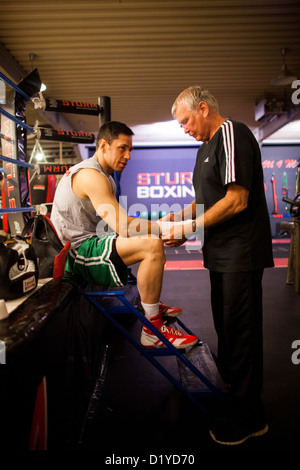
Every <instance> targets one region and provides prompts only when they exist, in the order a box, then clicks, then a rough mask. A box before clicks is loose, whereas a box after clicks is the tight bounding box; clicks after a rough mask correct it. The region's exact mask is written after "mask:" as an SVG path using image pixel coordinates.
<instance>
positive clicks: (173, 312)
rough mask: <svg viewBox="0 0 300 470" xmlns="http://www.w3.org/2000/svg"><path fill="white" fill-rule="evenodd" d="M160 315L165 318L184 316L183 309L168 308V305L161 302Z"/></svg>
mask: <svg viewBox="0 0 300 470" xmlns="http://www.w3.org/2000/svg"><path fill="white" fill-rule="evenodd" d="M159 313H160V314H161V315H162V316H163V317H171V318H174V317H177V316H178V315H181V314H182V310H181V308H177V307H168V305H165V304H163V303H162V302H159Z"/></svg>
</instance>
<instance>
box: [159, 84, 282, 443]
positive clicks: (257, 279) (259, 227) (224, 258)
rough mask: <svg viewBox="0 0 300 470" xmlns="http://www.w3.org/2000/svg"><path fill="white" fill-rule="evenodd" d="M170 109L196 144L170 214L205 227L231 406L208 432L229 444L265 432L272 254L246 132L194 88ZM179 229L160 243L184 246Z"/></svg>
mask: <svg viewBox="0 0 300 470" xmlns="http://www.w3.org/2000/svg"><path fill="white" fill-rule="evenodd" d="M172 114H173V116H174V117H175V118H176V119H177V121H178V122H179V124H180V125H181V126H182V127H183V129H184V132H185V133H187V134H189V135H191V136H192V137H194V139H196V140H197V141H199V142H203V144H202V145H201V146H200V148H199V150H198V154H197V160H196V165H195V168H194V174H193V184H194V188H195V195H196V198H195V201H194V202H193V203H192V204H191V205H190V206H189V207H188V208H186V209H185V210H184V211H182V212H181V213H178V214H175V215H174V216H173V215H170V216H169V217H170V220H171V217H172V220H183V218H184V219H194V230H195V229H196V228H197V229H200V228H201V229H202V230H203V226H204V240H203V242H204V245H203V257H204V266H205V267H206V268H207V269H209V273H210V281H211V306H212V312H213V318H214V325H215V328H216V332H217V335H218V361H219V368H220V372H221V374H222V377H223V380H224V383H225V384H226V385H227V386H228V390H229V393H230V396H231V397H232V403H233V412H232V414H231V415H230V416H229V417H228V420H227V421H226V422H225V424H224V423H223V424H222V425H219V426H218V427H216V428H215V429H211V430H210V435H211V437H212V438H213V439H214V440H215V441H217V442H219V443H221V444H228V445H235V444H240V443H242V442H244V441H245V440H247V439H248V438H250V437H255V436H261V435H263V434H265V433H266V432H267V430H268V426H267V424H266V420H265V415H264V407H263V404H262V400H261V391H262V383H263V340H262V276H263V270H264V268H266V267H272V266H273V255H272V240H271V230H270V222H269V215H268V210H267V205H266V200H265V193H264V185H263V171H262V166H261V154H260V149H259V146H258V143H257V141H256V139H255V138H254V136H253V134H252V132H251V131H250V129H249V128H248V127H247V126H246V125H244V124H243V123H240V122H236V121H232V120H231V119H224V118H223V117H222V116H221V115H220V114H219V110H218V103H217V100H216V99H215V97H214V96H213V95H211V94H210V93H209V92H208V91H207V90H205V89H203V88H202V87H200V86H193V87H189V88H187V89H185V90H184V91H182V92H181V93H180V95H179V96H178V97H177V99H176V101H175V102H174V105H173V107H172ZM197 204H203V205H204V214H202V215H197V211H196V205H197ZM182 229H183V228H182V227H181V226H180V224H176V225H174V226H173V227H172V228H170V231H169V233H168V234H167V235H166V236H165V237H164V241H165V243H166V244H167V245H169V246H178V245H180V244H181V243H183V242H184V241H185V238H182V236H180V231H181V230H182Z"/></svg>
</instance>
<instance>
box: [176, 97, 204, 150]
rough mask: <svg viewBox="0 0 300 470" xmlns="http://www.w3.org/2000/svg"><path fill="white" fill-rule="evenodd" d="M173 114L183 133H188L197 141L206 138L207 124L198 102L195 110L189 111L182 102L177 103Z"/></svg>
mask: <svg viewBox="0 0 300 470" xmlns="http://www.w3.org/2000/svg"><path fill="white" fill-rule="evenodd" d="M175 116H176V119H177V121H178V122H179V124H180V125H181V126H182V127H183V130H184V132H185V134H189V135H190V136H192V137H194V139H196V140H197V141H202V142H205V141H206V140H208V137H207V129H206V127H207V126H206V123H205V118H204V116H205V113H203V110H202V109H201V106H200V103H199V106H198V110H197V111H190V110H189V109H187V107H186V105H185V104H184V103H183V102H182V103H179V104H178V106H177V109H176V114H175Z"/></svg>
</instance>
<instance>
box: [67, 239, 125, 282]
mask: <svg viewBox="0 0 300 470" xmlns="http://www.w3.org/2000/svg"><path fill="white" fill-rule="evenodd" d="M116 238H117V235H116V234H111V235H107V236H106V237H105V238H98V237H92V238H89V239H87V240H85V241H84V242H83V243H82V244H81V245H80V246H79V247H78V248H77V249H76V250H75V249H71V250H70V251H69V253H68V256H67V260H66V264H65V278H66V279H69V278H74V277H75V278H79V279H81V280H85V281H86V282H88V283H89V284H93V285H98V286H110V287H119V286H125V285H126V284H127V279H128V269H127V266H126V265H125V264H124V263H123V261H122V259H121V258H120V256H119V254H118V252H117V250H116Z"/></svg>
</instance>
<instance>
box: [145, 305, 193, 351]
mask: <svg viewBox="0 0 300 470" xmlns="http://www.w3.org/2000/svg"><path fill="white" fill-rule="evenodd" d="M151 323H152V325H153V326H154V327H155V328H157V329H158V330H159V331H160V332H161V333H162V334H163V335H164V337H165V338H166V339H167V340H168V341H170V343H172V344H173V346H174V347H175V348H176V349H184V348H189V347H190V346H194V344H197V343H198V338H197V336H194V335H186V334H184V333H182V332H181V331H179V330H176V329H175V328H170V327H169V326H166V325H165V324H164V322H163V320H162V316H161V315H160V314H158V315H157V316H156V317H153V318H152V319H151ZM141 345H142V346H144V348H147V349H148V348H166V347H167V346H166V345H165V343H163V342H162V341H161V340H160V339H159V338H158V337H157V336H155V334H154V333H153V332H152V331H151V330H150V329H149V328H147V326H146V325H144V326H143V328H142V333H141Z"/></svg>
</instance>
